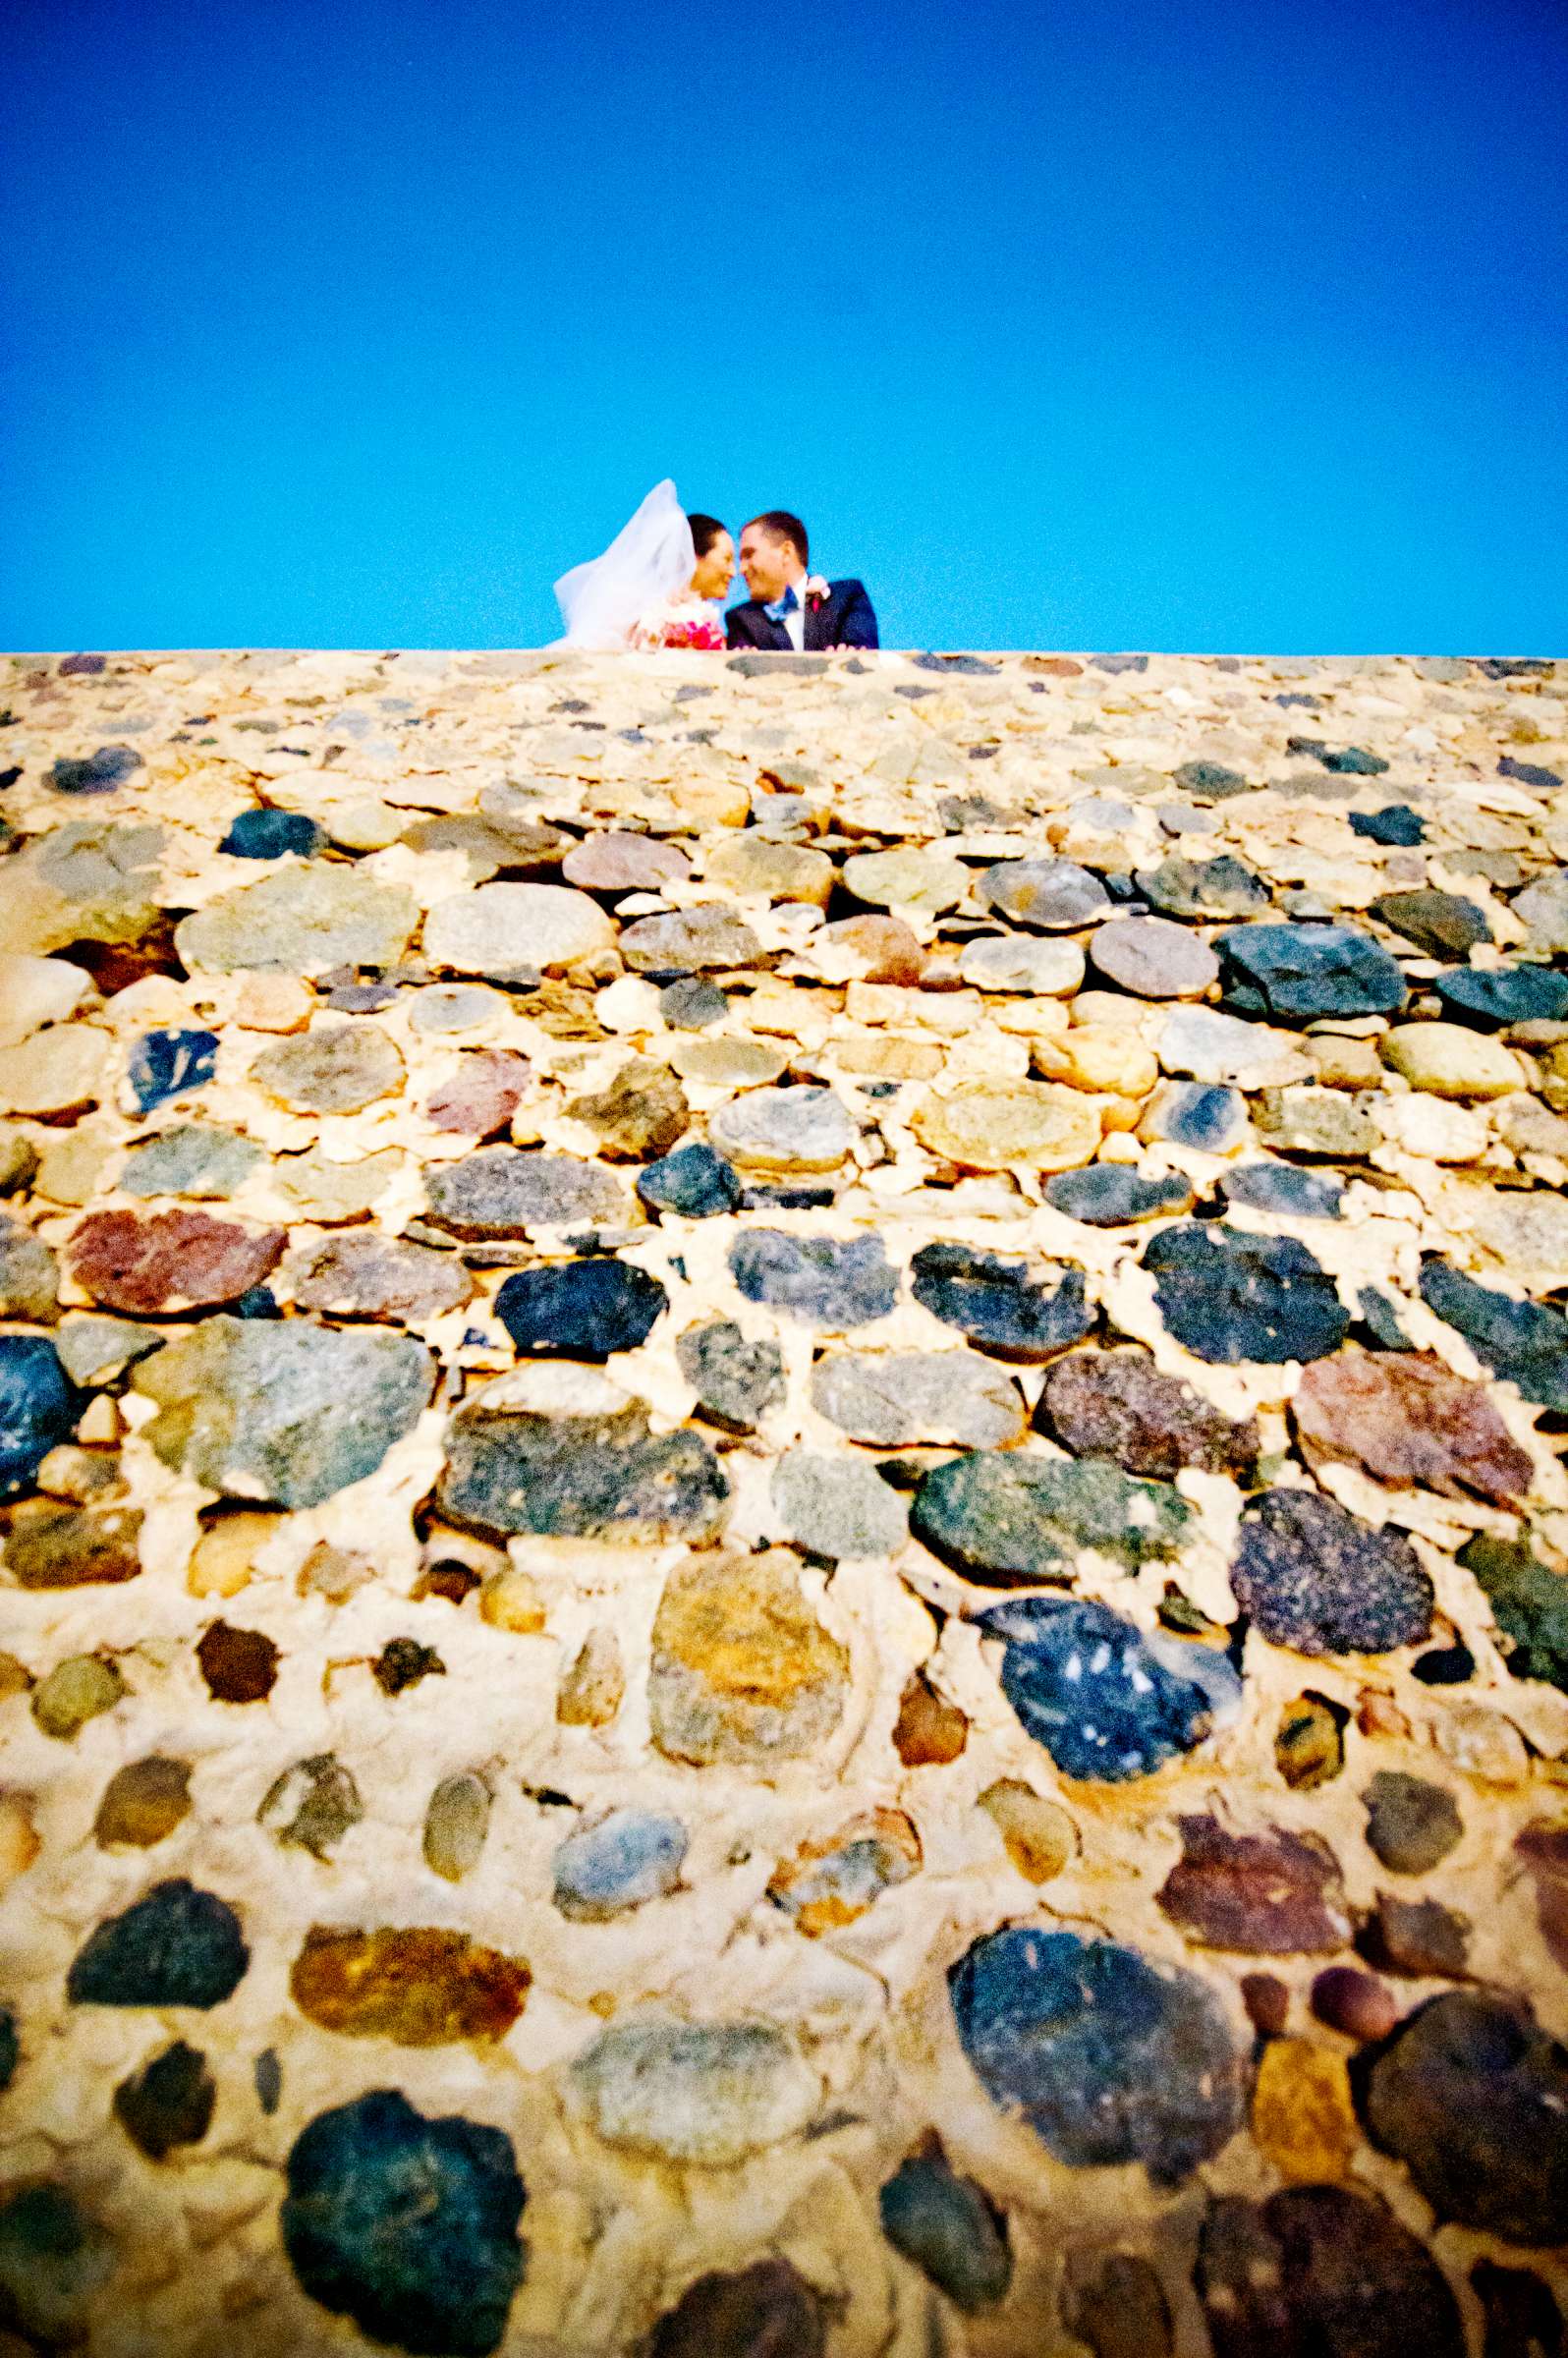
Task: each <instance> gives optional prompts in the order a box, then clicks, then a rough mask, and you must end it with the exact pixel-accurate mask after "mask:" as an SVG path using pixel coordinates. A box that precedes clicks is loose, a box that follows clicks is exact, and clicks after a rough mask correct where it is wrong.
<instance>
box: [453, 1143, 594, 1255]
mask: <svg viewBox="0 0 1568 2358" xmlns="http://www.w3.org/2000/svg"><path fill="white" fill-rule="evenodd" d="M424 1193H425V1206H426V1217H427V1218H428V1219H429V1221H430V1223H431V1225H432V1226H434V1227H436V1228H444V1229H446V1230H447V1232H448V1233H449V1234H450V1235H452V1236H455V1237H459V1238H461V1239H462V1240H463V1241H464V1242H465V1243H486V1242H490V1241H492V1240H494V1239H498V1238H503V1237H514V1236H519V1237H520V1236H526V1235H527V1234H528V1232H529V1230H530V1229H531V1228H552V1227H565V1226H567V1225H568V1224H569V1223H571V1222H573V1221H579V1220H581V1221H585V1222H588V1223H590V1224H596V1223H598V1222H600V1221H604V1222H620V1221H622V1220H624V1219H625V1217H626V1212H627V1198H626V1193H625V1190H624V1188H623V1187H622V1184H621V1182H620V1180H619V1179H617V1178H616V1177H615V1175H614V1174H613V1173H612V1172H610V1171H607V1170H602V1169H601V1168H600V1167H599V1165H598V1164H597V1163H596V1162H585V1161H584V1160H583V1159H582V1158H581V1156H579V1155H576V1154H551V1153H546V1152H528V1151H523V1150H521V1149H519V1148H517V1147H481V1148H480V1149H479V1150H478V1151H477V1152H476V1153H474V1154H465V1155H464V1156H463V1157H462V1158H461V1160H459V1161H457V1162H445V1163H438V1164H436V1165H434V1166H433V1167H431V1168H429V1169H427V1170H426V1172H425V1176H424Z"/></svg>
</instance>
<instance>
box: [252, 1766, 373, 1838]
mask: <svg viewBox="0 0 1568 2358" xmlns="http://www.w3.org/2000/svg"><path fill="white" fill-rule="evenodd" d="M363 1817H364V1802H363V1801H362V1800H361V1798H360V1788H359V1786H358V1785H357V1784H356V1783H355V1781H354V1778H353V1776H352V1775H351V1774H350V1772H349V1770H348V1769H347V1768H344V1766H343V1764H342V1762H341V1761H339V1760H338V1759H337V1758H336V1756H335V1755H334V1754H332V1753H330V1752H320V1753H315V1754H312V1756H311V1757H310V1759H308V1760H305V1761H296V1762H295V1764H294V1766H293V1768H285V1769H284V1771H283V1773H282V1775H281V1776H279V1777H275V1778H274V1779H273V1781H272V1783H271V1784H270V1785H269V1786H268V1788H267V1791H266V1794H265V1796H264V1798H263V1800H262V1803H261V1807H260V1808H259V1810H257V1812H256V1824H257V1825H262V1826H265V1827H266V1829H267V1831H268V1833H270V1834H274V1835H276V1837H277V1839H278V1841H279V1842H280V1843H281V1844H282V1845H283V1846H284V1847H285V1848H286V1849H287V1848H288V1847H289V1846H290V1845H293V1846H295V1847H297V1848H298V1849H300V1850H308V1851H309V1853H310V1855H311V1856H312V1858H317V1859H321V1860H325V1859H326V1858H328V1857H329V1856H330V1854H331V1852H332V1851H333V1850H334V1849H335V1848H336V1846H337V1845H338V1843H339V1842H341V1841H342V1839H343V1837H344V1835H345V1834H346V1833H347V1832H348V1831H349V1828H350V1827H351V1826H354V1825H359V1823H360V1821H361V1819H362V1818H363Z"/></svg>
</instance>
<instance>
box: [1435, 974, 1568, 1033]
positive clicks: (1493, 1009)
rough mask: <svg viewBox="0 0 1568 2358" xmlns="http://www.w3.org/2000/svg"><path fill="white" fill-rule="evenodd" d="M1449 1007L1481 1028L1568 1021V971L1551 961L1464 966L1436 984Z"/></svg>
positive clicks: (1461, 1020)
mask: <svg viewBox="0 0 1568 2358" xmlns="http://www.w3.org/2000/svg"><path fill="white" fill-rule="evenodd" d="M1432 988H1433V989H1434V990H1435V991H1436V993H1437V996H1438V998H1439V999H1440V1000H1441V1001H1442V1004H1443V1012H1444V1013H1445V1015H1448V1016H1451V1017H1452V1018H1453V1020H1454V1021H1455V1022H1456V1023H1461V1024H1471V1025H1474V1026H1475V1028H1476V1029H1477V1030H1478V1031H1481V1032H1502V1031H1506V1029H1507V1028H1508V1026H1509V1025H1511V1024H1535V1023H1547V1024H1560V1023H1563V1022H1568V975H1560V974H1556V973H1554V972H1553V970H1552V969H1551V968H1550V967H1547V966H1499V967H1493V968H1485V967H1478V966H1459V967H1456V968H1455V969H1454V971H1453V972H1452V973H1451V974H1447V975H1439V976H1438V978H1437V980H1436V982H1435V983H1433V984H1432Z"/></svg>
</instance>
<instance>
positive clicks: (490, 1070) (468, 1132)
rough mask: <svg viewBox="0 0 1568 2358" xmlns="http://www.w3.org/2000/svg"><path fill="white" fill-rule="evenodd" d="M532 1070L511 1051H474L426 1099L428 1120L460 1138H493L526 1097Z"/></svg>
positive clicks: (474, 1049) (425, 1115) (526, 1060)
mask: <svg viewBox="0 0 1568 2358" xmlns="http://www.w3.org/2000/svg"><path fill="white" fill-rule="evenodd" d="M531 1074H532V1067H531V1066H530V1064H529V1060H528V1058H527V1057H526V1056H519V1055H516V1054H515V1053H514V1052H513V1050H512V1049H510V1048H470V1049H467V1050H466V1051H465V1052H464V1054H463V1056H462V1057H461V1058H460V1059H459V1062H458V1067H457V1070H456V1072H454V1073H453V1074H452V1075H451V1077H450V1079H448V1080H446V1081H443V1082H442V1083H441V1085H440V1087H439V1088H437V1089H433V1090H432V1091H431V1092H430V1094H429V1095H428V1096H427V1097H426V1098H425V1100H424V1118H425V1120H426V1121H427V1122H429V1123H431V1124H433V1126H434V1127H435V1128H436V1129H437V1130H442V1131H445V1132H447V1133H448V1134H449V1135H453V1136H457V1137H460V1138H493V1137H494V1136H495V1135H496V1133H497V1132H498V1131H502V1130H505V1129H506V1127H507V1125H508V1124H509V1123H510V1121H511V1119H512V1116H513V1115H514V1114H515V1113H516V1111H517V1109H518V1107H519V1106H520V1105H521V1104H522V1102H523V1099H524V1097H525V1096H526V1095H527V1094H528V1086H529V1081H530V1077H531Z"/></svg>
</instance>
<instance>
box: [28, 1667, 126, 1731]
mask: <svg viewBox="0 0 1568 2358" xmlns="http://www.w3.org/2000/svg"><path fill="white" fill-rule="evenodd" d="M128 1691H129V1690H128V1689H127V1686H126V1683H125V1680H124V1678H123V1677H122V1675H121V1673H120V1670H119V1668H118V1666H117V1665H116V1664H115V1663H114V1662H112V1661H105V1660H103V1659H102V1657H101V1656H98V1655H95V1654H72V1655H68V1656H66V1658H65V1660H64V1661H63V1662H56V1664H55V1666H54V1668H53V1669H52V1670H51V1671H50V1672H49V1674H48V1676H47V1677H46V1678H40V1679H39V1681H38V1683H37V1685H36V1686H35V1687H34V1688H33V1690H32V1716H33V1719H34V1720H35V1721H36V1723H37V1725H38V1726H39V1727H40V1728H41V1729H42V1730H43V1733H44V1734H45V1735H46V1736H53V1737H54V1739H55V1741H56V1742H57V1743H60V1744H69V1743H70V1742H71V1741H72V1739H73V1737H75V1736H77V1735H79V1734H80V1733H81V1731H82V1729H83V1728H84V1727H85V1726H86V1724H87V1721H88V1720H89V1719H96V1718H97V1717H98V1715H99V1714H100V1712H112V1711H113V1710H114V1707H115V1705H116V1704H117V1703H119V1702H121V1701H122V1700H123V1698H124V1697H125V1695H126V1694H127V1693H128Z"/></svg>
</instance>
